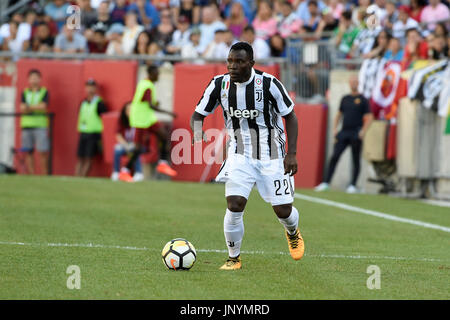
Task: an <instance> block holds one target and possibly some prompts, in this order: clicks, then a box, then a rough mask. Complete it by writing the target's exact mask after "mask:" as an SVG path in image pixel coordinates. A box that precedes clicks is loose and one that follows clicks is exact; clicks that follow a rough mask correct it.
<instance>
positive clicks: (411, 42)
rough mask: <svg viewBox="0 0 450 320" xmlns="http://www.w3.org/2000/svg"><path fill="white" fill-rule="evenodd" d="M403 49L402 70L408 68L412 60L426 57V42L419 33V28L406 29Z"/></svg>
mask: <svg viewBox="0 0 450 320" xmlns="http://www.w3.org/2000/svg"><path fill="white" fill-rule="evenodd" d="M404 51H405V54H404V55H403V59H402V70H406V69H408V68H409V66H410V65H411V63H412V62H413V61H414V60H417V59H427V58H428V44H427V42H426V41H424V39H423V38H422V36H421V35H420V33H419V30H417V29H408V30H406V45H405V48H404Z"/></svg>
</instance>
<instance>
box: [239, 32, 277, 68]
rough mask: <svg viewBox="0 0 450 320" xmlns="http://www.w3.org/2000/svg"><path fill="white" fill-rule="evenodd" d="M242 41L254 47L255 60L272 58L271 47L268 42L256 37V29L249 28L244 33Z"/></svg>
mask: <svg viewBox="0 0 450 320" xmlns="http://www.w3.org/2000/svg"><path fill="white" fill-rule="evenodd" d="M241 40H242V41H245V42H247V43H249V44H251V46H252V47H253V53H254V55H255V60H259V59H267V58H269V57H270V47H269V45H268V44H267V42H266V41H264V40H263V39H261V38H258V37H256V33H255V29H253V27H252V26H247V27H245V28H244V32H242V36H241Z"/></svg>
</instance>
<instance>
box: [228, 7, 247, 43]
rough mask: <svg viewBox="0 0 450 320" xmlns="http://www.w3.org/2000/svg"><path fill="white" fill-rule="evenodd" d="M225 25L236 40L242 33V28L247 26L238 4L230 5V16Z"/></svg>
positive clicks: (242, 11)
mask: <svg viewBox="0 0 450 320" xmlns="http://www.w3.org/2000/svg"><path fill="white" fill-rule="evenodd" d="M225 24H226V25H227V27H228V29H229V30H231V32H232V33H233V36H234V37H235V38H236V39H239V38H240V37H241V35H242V31H244V28H245V27H246V26H247V25H248V19H247V18H246V16H245V14H244V10H243V8H242V4H241V3H240V2H233V3H232V4H231V9H230V14H229V16H228V18H227V19H226V21H225Z"/></svg>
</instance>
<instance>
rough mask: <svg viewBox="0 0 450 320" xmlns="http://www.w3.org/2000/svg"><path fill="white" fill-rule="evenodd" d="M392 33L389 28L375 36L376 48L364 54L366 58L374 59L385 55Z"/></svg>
mask: <svg viewBox="0 0 450 320" xmlns="http://www.w3.org/2000/svg"><path fill="white" fill-rule="evenodd" d="M391 38H392V35H391V34H390V33H389V32H388V31H387V30H382V31H381V32H380V33H379V34H378V35H377V37H376V38H375V44H374V48H373V49H372V50H370V52H368V53H366V54H364V55H363V58H364V59H373V58H380V57H383V56H384V54H385V53H386V51H387V49H388V46H389V41H390V40H391Z"/></svg>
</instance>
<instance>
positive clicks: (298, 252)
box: [285, 228, 305, 260]
mask: <svg viewBox="0 0 450 320" xmlns="http://www.w3.org/2000/svg"><path fill="white" fill-rule="evenodd" d="M285 232H286V239H287V241H288V245H289V252H290V253H291V257H292V258H293V259H294V260H300V259H301V258H302V257H303V254H304V253H305V244H304V242H303V238H302V235H301V234H300V230H299V229H298V228H297V230H296V231H295V233H294V234H289V233H288V232H287V231H285Z"/></svg>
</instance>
